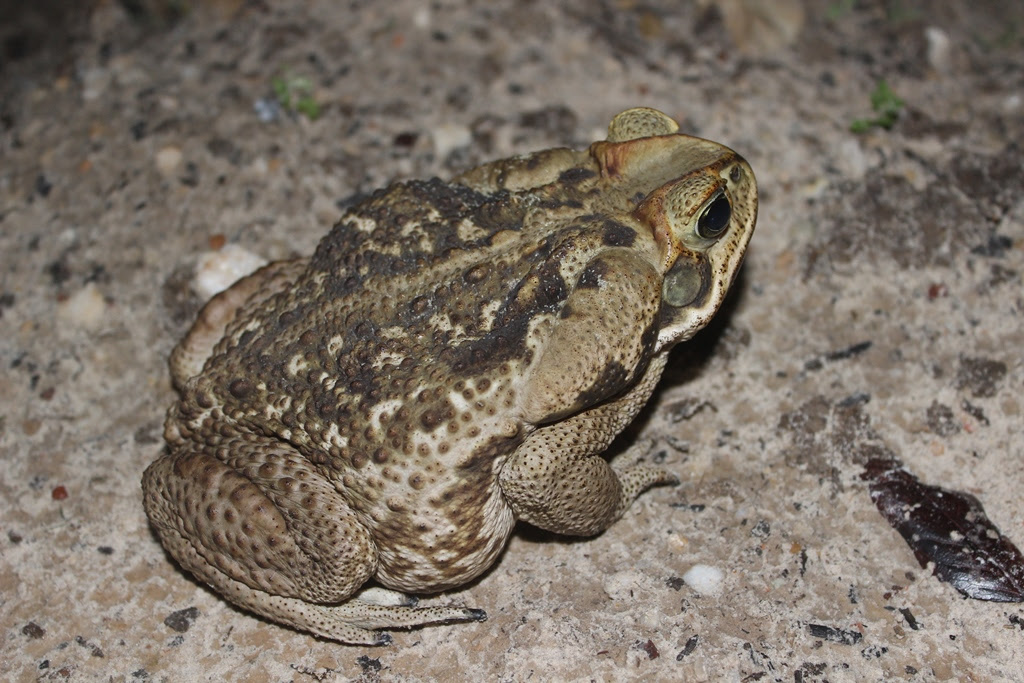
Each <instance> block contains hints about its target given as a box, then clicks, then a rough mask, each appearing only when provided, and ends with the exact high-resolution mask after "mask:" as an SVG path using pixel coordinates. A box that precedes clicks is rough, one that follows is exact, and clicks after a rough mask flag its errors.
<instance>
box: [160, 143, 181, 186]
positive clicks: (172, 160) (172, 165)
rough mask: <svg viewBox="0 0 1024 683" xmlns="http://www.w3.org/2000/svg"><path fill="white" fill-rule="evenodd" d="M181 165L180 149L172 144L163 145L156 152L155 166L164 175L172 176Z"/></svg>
mask: <svg viewBox="0 0 1024 683" xmlns="http://www.w3.org/2000/svg"><path fill="white" fill-rule="evenodd" d="M179 166H181V150H180V149H178V148H177V147H174V146H173V145H169V146H167V147H164V148H163V149H161V150H160V151H159V152H157V153H156V168H157V170H158V171H160V174H161V175H163V176H164V177H167V178H169V177H172V176H174V174H175V173H177V171H178V167H179Z"/></svg>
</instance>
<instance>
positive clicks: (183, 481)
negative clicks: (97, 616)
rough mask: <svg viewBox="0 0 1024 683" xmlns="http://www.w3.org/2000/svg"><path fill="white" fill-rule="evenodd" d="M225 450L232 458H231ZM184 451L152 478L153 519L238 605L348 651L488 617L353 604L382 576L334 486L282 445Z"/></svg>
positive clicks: (173, 547) (187, 560)
mask: <svg viewBox="0 0 1024 683" xmlns="http://www.w3.org/2000/svg"><path fill="white" fill-rule="evenodd" d="M226 452H229V453H230V454H228V455H225V453H226ZM218 455H220V456H221V457H224V458H225V460H226V462H223V461H221V460H220V459H218V457H216V456H215V455H213V454H211V453H207V452H203V451H201V450H200V451H196V450H189V448H188V446H187V445H186V446H185V447H184V448H180V449H178V450H172V452H170V453H169V454H167V455H165V456H164V457H162V458H160V459H159V460H157V461H156V462H154V463H153V464H152V465H150V467H149V468H148V469H147V470H146V473H145V475H144V477H143V491H144V497H145V505H146V512H147V514H148V515H149V518H150V520H151V521H152V523H153V525H154V527H155V528H156V530H157V533H158V534H159V536H160V540H161V541H162V542H163V545H164V547H165V548H166V549H167V550H168V552H170V554H171V555H172V556H174V558H175V559H176V560H177V561H178V562H179V563H180V564H181V565H182V567H184V568H185V569H187V570H189V571H190V572H192V573H193V574H194V575H195V576H196V577H197V578H199V579H201V580H203V581H204V582H206V583H207V584H209V585H210V586H211V587H212V588H213V589H214V590H216V591H217V592H219V593H221V594H222V595H223V596H224V597H226V598H227V599H228V600H230V601H231V602H233V603H235V604H236V605H238V606H240V607H243V608H245V609H248V610H251V611H253V612H255V613H257V614H259V615H261V616H263V617H266V618H268V619H270V620H273V621H277V622H281V623H284V624H287V625H289V626H292V627H294V628H297V629H300V630H303V631H309V632H312V633H315V634H316V635H319V636H322V637H324V638H329V639H332V640H338V641H341V642H345V643H352V644H365V645H381V644H385V643H387V642H390V638H389V637H388V636H387V635H386V634H380V633H376V632H374V631H372V630H369V629H375V628H396V627H404V626H417V625H423V624H430V623H437V622H444V621H469V620H477V621H479V620H481V619H482V618H484V615H483V613H482V612H481V611H480V610H472V609H463V608H445V607H426V608H417V607H414V606H411V605H408V604H406V605H402V604H387V605H381V604H372V603H370V602H367V601H363V600H360V599H358V596H357V597H356V599H350V598H352V596H353V595H354V594H355V593H356V591H357V589H358V588H359V587H360V586H362V584H363V583H365V582H366V581H367V580H368V579H369V578H370V577H372V575H373V574H374V572H375V571H376V567H377V563H376V548H375V547H374V544H373V541H372V539H371V538H370V536H369V534H368V532H367V531H366V529H365V528H364V527H363V526H362V525H361V524H360V523H359V521H358V520H357V519H356V517H355V515H354V514H353V513H352V511H351V510H350V509H349V507H348V505H347V504H346V503H345V501H344V500H343V499H342V498H341V496H340V495H339V494H338V492H337V491H336V490H335V488H334V487H333V485H331V483H330V482H328V481H327V480H326V479H324V478H323V477H322V476H321V475H320V474H319V473H318V472H317V471H316V470H315V469H314V468H313V467H312V466H311V465H310V464H309V463H308V461H306V460H304V459H303V458H301V457H300V456H299V455H298V454H296V453H294V452H289V451H287V450H285V449H284V448H282V446H281V445H280V444H269V443H267V444H263V443H259V442H254V440H245V441H244V442H242V443H239V441H234V442H232V444H231V446H230V450H229V451H226V450H225V449H218Z"/></svg>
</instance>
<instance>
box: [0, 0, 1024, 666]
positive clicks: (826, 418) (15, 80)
mask: <svg viewBox="0 0 1024 683" xmlns="http://www.w3.org/2000/svg"><path fill="white" fill-rule="evenodd" d="M4 4H5V5H13V3H4ZM94 4H95V7H87V6H85V5H82V6H81V7H80V8H79V9H75V10H68V9H66V8H65V7H64V6H63V5H62V3H59V2H54V1H53V0H42V1H40V2H36V3H20V5H19V6H18V9H17V11H15V9H13V8H11V7H9V8H7V9H5V10H4V13H5V14H6V16H8V17H10V19H9V20H8V19H5V21H4V22H3V25H2V28H0V38H2V39H3V42H2V46H3V47H2V49H3V55H2V57H3V66H2V69H3V71H2V74H0V135H2V137H0V140H2V143H0V144H2V147H0V150H2V151H0V155H2V156H0V278H2V279H0V367H2V372H0V531H2V535H0V591H2V592H0V637H2V640H0V676H2V677H4V678H5V679H7V680H14V681H32V680H59V681H66V680H70V681H93V680H96V681H100V680H102V681H128V680H133V681H134V680H140V681H144V680H159V681H188V680H197V681H199V680H211V681H216V680H244V681H264V680H265V681H324V680H326V681H333V680H351V679H359V680H367V681H375V680H386V681H392V680H396V681H429V680H500V681H527V680H580V681H583V680H599V681H625V680H641V679H642V680H687V681H705V680H730V681H796V682H801V681H825V680H828V681H854V680H858V681H860V680H911V681H932V680H960V681H1002V680H1022V679H1024V675H1022V674H1021V673H1020V672H1021V671H1024V620H1022V618H1024V609H1022V607H1021V606H1020V605H1019V604H1014V603H995V602H981V601H974V600H966V599H964V598H962V597H961V596H960V595H959V594H958V593H957V592H956V590H954V589H953V588H952V587H950V586H949V585H948V584H945V583H942V582H940V581H938V580H937V579H936V578H935V577H933V576H932V575H931V571H930V569H922V568H921V567H920V566H919V565H918V563H917V561H916V560H915V558H914V555H913V553H912V552H911V551H910V549H909V548H908V547H907V545H906V544H905V543H904V542H903V540H902V539H901V538H900V536H899V535H898V534H897V533H896V532H895V531H894V530H893V529H891V528H890V527H889V526H888V524H887V523H886V521H885V520H884V519H883V518H882V516H881V515H880V514H879V513H878V511H877V510H876V508H875V506H874V505H873V504H872V502H871V499H870V496H869V494H868V491H867V487H866V484H865V483H864V482H863V481H862V480H861V478H860V473H861V471H862V469H863V463H864V462H865V461H866V460H867V459H868V458H870V457H872V456H875V455H879V454H882V455H891V456H895V457H898V458H901V459H902V460H903V461H904V462H905V463H906V464H907V466H908V468H910V469H911V470H913V471H914V472H916V473H917V474H918V475H919V476H921V477H922V478H923V479H924V480H926V481H927V482H929V483H932V484H940V485H943V486H946V487H949V488H954V489H960V490H964V491H969V492H971V493H973V494H974V495H976V496H978V497H979V499H980V500H981V501H982V503H983V504H984V505H985V509H986V511H987V513H988V515H989V517H990V518H991V520H992V521H993V523H995V524H996V525H997V526H998V527H999V528H1000V529H1001V530H1002V531H1003V533H1005V534H1006V535H1007V536H1008V537H1009V538H1010V539H1011V540H1014V541H1015V542H1016V543H1017V544H1018V545H1024V499H1022V496H1021V493H1020V492H1021V489H1022V486H1024V444H1022V441H1021V437H1020V433H1021V421H1022V410H1024V405H1022V402H1021V398H1020V397H1021V395H1022V392H1024V364H1022V354H1021V349H1022V347H1024V332H1022V314H1024V297H1022V275H1021V274H1022V272H1024V199H1022V192H1021V190H1022V188H1024V152H1022V149H1021V147H1020V144H1019V141H1020V140H1021V139H1022V137H1024V100H1022V94H1024V38H1022V35H1024V6H1022V5H1021V3H1019V2H1011V1H1007V2H1004V3H998V2H988V1H984V0H979V1H976V2H970V3H967V2H963V3H942V5H943V6H944V7H945V9H943V10H941V11H938V12H937V11H936V10H935V9H934V8H933V5H935V4H936V3H927V2H899V3H896V2H893V3H881V2H859V3H852V2H850V3H848V2H834V3H807V6H806V7H804V8H802V9H801V7H800V6H799V5H798V4H797V5H795V7H792V8H790V10H789V11H788V12H783V11H782V10H781V9H780V8H781V5H779V4H778V3H775V4H772V6H773V7H775V9H776V11H775V12H774V13H773V14H772V17H771V19H770V20H769V21H762V20H760V19H758V14H757V11H758V10H757V7H758V5H759V3H758V2H739V1H734V2H722V3H718V4H719V5H720V7H718V8H713V9H697V8H694V7H690V6H689V5H688V4H687V3H677V2H669V1H667V0H664V1H662V0H652V1H651V2H645V3H641V2H633V1H631V0H618V1H612V0H607V1H603V2H584V1H583V0H578V1H575V2H566V3H542V2H525V3H524V2H500V3H459V2H437V3H432V4H430V5H429V9H427V8H422V7H420V3H415V2H411V1H406V0H401V1H398V2H391V3H363V2H347V3H333V2H327V1H323V2H295V3H287V4H285V3H281V4H280V5H277V4H275V3H272V2H231V1H226V0H222V1H220V2H214V3H210V4H203V3H192V4H193V5H195V6H193V7H192V8H191V9H190V10H188V11H185V12H183V13H175V12H174V11H171V10H165V9H164V8H163V6H162V5H160V4H159V3H146V2H132V3H129V2H121V3H118V2H111V1H107V2H99V3H94ZM166 4H167V5H169V6H175V5H176V6H179V7H180V5H181V4H180V3H166ZM680 5H685V8H683V9H680V8H679V6H680ZM275 78H282V79H284V80H286V81H288V82H290V83H291V84H292V86H293V89H294V90H296V91H299V92H298V94H299V95H300V96H301V95H302V92H301V90H302V85H303V83H304V81H305V83H308V85H309V92H308V98H309V100H310V101H312V102H315V103H316V105H317V107H318V109H319V111H318V112H309V113H310V114H315V116H313V117H312V118H311V116H310V115H308V114H303V113H288V112H285V111H282V110H281V109H280V108H279V107H277V108H275V101H276V100H275V97H274V88H273V83H274V80H275ZM303 79H304V81H303ZM881 80H884V81H885V82H886V83H887V84H888V85H889V86H890V87H891V89H892V91H893V92H894V93H895V94H896V95H897V96H898V97H899V98H901V99H902V100H903V102H904V105H903V106H902V107H901V108H899V111H898V115H897V117H896V120H895V125H894V126H893V127H892V128H891V129H886V128H883V127H879V126H874V127H869V129H868V130H867V131H866V132H861V133H854V132H851V130H850V126H851V123H852V122H853V121H854V120H856V119H869V118H872V117H873V116H875V114H874V113H873V112H872V109H871V101H870V96H871V94H872V92H873V91H875V90H876V88H877V86H878V83H879V81H881ZM295 99H296V101H297V100H298V99H300V97H296V98H295ZM634 105H648V106H653V107H657V108H659V109H662V110H664V111H665V112H667V113H669V114H671V115H672V116H674V117H675V118H677V119H678V120H679V121H681V122H682V123H683V127H684V129H685V130H686V131H687V132H690V133H694V134H697V135H701V136H703V137H708V138H711V139H714V140H718V141H721V142H724V143H727V144H729V145H730V146H732V147H734V148H735V149H737V150H738V151H740V152H741V153H742V154H743V155H744V156H746V157H747V159H749V160H750V162H751V164H752V165H753V167H754V169H755V171H756V173H757V175H758V179H759V182H760V188H761V216H760V220H759V227H758V229H757V233H756V234H755V236H754V240H753V243H752V246H751V251H750V252H749V255H748V259H747V263H746V266H745V271H744V273H743V277H742V278H741V280H740V281H739V282H738V284H737V287H736V289H737V291H736V292H735V295H734V296H733V297H732V299H731V301H730V303H729V305H728V306H727V310H724V311H723V312H722V313H721V314H720V316H719V317H718V318H717V319H716V321H715V324H714V325H713V327H712V329H709V330H708V331H706V332H705V333H703V334H701V335H700V336H699V337H698V338H697V339H695V340H694V341H693V342H692V343H690V344H688V345H687V346H686V347H685V348H680V349H678V350H677V351H676V352H675V353H674V354H673V356H672V360H671V361H670V363H671V366H670V370H669V372H668V373H667V376H666V378H665V380H664V381H663V383H662V388H661V390H660V391H659V393H658V394H657V395H656V397H655V400H654V401H653V403H652V405H651V406H650V409H649V410H648V411H647V412H645V413H644V415H643V416H642V418H641V420H640V423H639V424H638V425H637V432H638V433H639V434H641V435H642V436H651V437H655V438H658V439H660V443H661V444H662V445H663V446H664V451H665V464H666V466H667V467H669V468H670V469H672V471H674V472H676V473H677V474H678V475H679V477H680V479H681V480H682V484H681V485H680V486H678V487H674V488H672V487H667V488H659V489H656V490H653V491H651V492H649V493H647V494H645V495H644V496H643V497H642V498H641V499H640V500H639V501H638V503H637V504H636V505H635V506H634V507H633V508H632V509H631V510H630V511H629V512H628V513H627V514H626V516H625V517H624V518H623V519H622V520H621V521H620V522H619V523H617V524H616V525H615V526H614V527H613V528H611V529H610V530H609V531H608V532H607V533H605V534H603V535H602V536H600V537H598V538H594V539H589V540H584V541H578V540H577V541H567V540H565V539H560V538H556V537H553V536H550V535H547V534H541V533H539V532H537V531H535V530H532V529H527V528H523V529H521V530H520V531H519V532H518V533H517V534H516V536H515V537H514V538H513V539H512V541H511V543H510V544H509V547H508V550H507V552H506V553H505V554H504V555H503V556H502V558H501V560H500V561H499V562H498V563H497V564H496V565H495V566H494V567H493V569H492V570H491V571H490V572H488V573H487V574H486V575H484V576H483V577H482V578H481V579H479V580H478V581H477V582H475V583H474V584H472V585H470V586H467V587H466V588H465V589H464V590H460V591H456V592H453V593H450V594H446V595H442V596H437V597H434V598H429V599H430V600H436V601H439V602H452V603H459V604H466V605H470V606H473V607H479V608H483V609H486V610H487V612H488V614H489V620H488V621H486V622H484V623H479V624H476V623H474V624H461V625H450V626H436V627H428V628H423V629H419V630H413V631H405V632H403V631H398V632H395V633H394V637H395V642H394V644H393V645H392V646H389V647H384V648H376V649H374V648H361V647H348V646H342V645H338V644H336V643H331V642H326V641H321V640H317V639H314V638H312V637H310V636H307V635H304V634H301V633H297V632H294V631H291V630H289V629H286V628H283V627H279V626H276V625H274V624H270V623H267V622H264V621H262V620H260V619H257V618H255V617H253V616H251V615H249V614H247V613H244V612H241V611H239V610H236V609H234V608H233V607H231V606H229V605H228V604H227V603H225V602H224V601H222V600H221V599H219V598H218V597H217V596H216V595H215V594H213V593H212V592H210V591H209V590H207V589H205V588H204V587H203V586H201V585H199V584H197V583H196V582H194V581H193V580H192V579H191V578H190V577H189V576H188V575H186V574H185V573H183V572H182V571H181V570H180V569H179V568H177V567H176V565H174V564H173V562H172V561H170V559H169V558H168V557H167V555H165V554H164V552H163V551H162V549H161V547H160V545H159V544H158V542H157V541H156V539H155V537H154V536H153V534H152V533H151V531H150V529H149V527H148V524H147V521H146V518H145V515H144V513H143V511H142V505H141V491H140V488H139V479H140V476H141V473H142V471H143V469H144V468H145V467H146V465H147V464H148V463H149V462H151V461H152V460H153V459H154V458H155V457H156V456H157V454H158V453H159V452H160V450H161V448H162V438H161V430H162V420H163V414H164V411H165V410H166V408H167V406H168V405H169V404H170V403H171V402H172V400H173V392H172V390H171V387H170V384H169V380H168V374H167V370H166V357H167V354H168V352H169V350H170V349H171V347H172V345H173V344H174V343H175V341H176V340H177V339H178V338H180V336H181V335H182V334H183V333H184V331H185V330H186V328H187V326H188V325H189V324H190V322H191V320H192V318H193V317H194V315H195V312H196V310H197V309H198V306H199V305H200V304H201V296H200V295H198V294H196V293H195V292H194V291H193V289H192V286H193V283H194V279H193V272H194V268H195V264H196V262H197V260H198V259H199V258H200V257H202V256H204V255H209V254H210V253H212V252H216V251H218V250H219V249H220V250H222V249H223V248H224V246H225V245H230V246H233V247H240V248H243V249H244V250H246V251H247V252H249V253H251V254H253V255H256V256H258V257H261V258H265V259H275V258H281V257H285V256H289V255H292V254H294V253H308V252H310V251H311V250H312V249H313V247H314V246H315V244H316V242H317V241H318V239H319V238H320V236H321V235H323V234H324V233H325V232H326V231H327V229H328V228H329V227H330V225H331V224H332V222H333V221H334V220H336V219H337V217H338V215H339V213H340V208H339V207H340V206H343V205H345V204H346V202H349V201H351V199H352V198H354V197H357V196H359V195H361V194H364V193H368V192H370V191H372V190H373V189H375V188H377V187H380V186H382V185H384V184H387V183H388V182H390V181H392V180H395V179H400V178H409V177H429V176H431V175H440V176H442V177H443V176H448V175H451V174H452V173H454V172H455V171H457V170H459V169H462V168H465V167H467V166H470V165H472V164H474V163H477V162H480V161H486V160H490V159H495V158H501V157H504V156H508V155H511V154H514V153H519V152H526V151H532V150H536V149H543V148H546V147H551V146H557V145H564V144H571V145H574V146H585V145H586V144H588V143H589V142H590V141H591V140H593V139H599V138H602V137H603V135H604V127H605V126H606V125H607V121H608V119H609V118H610V117H611V116H612V115H613V114H614V113H616V112H618V111H620V110H622V109H624V108H627V107H630V106H634ZM307 111H308V110H307ZM313 119H315V120H313ZM695 565H707V566H708V567H711V568H714V569H717V570H719V571H720V572H721V573H722V580H721V582H720V583H718V584H715V583H713V582H712V583H711V584H709V585H703V584H700V583H699V582H697V581H695V580H694V579H693V578H692V577H693V575H692V574H690V575H687V572H688V571H689V570H691V569H692V568H693V567H694V566H695ZM684 576H689V579H688V580H685V579H684V578H683V577H684Z"/></svg>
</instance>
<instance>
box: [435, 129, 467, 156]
mask: <svg viewBox="0 0 1024 683" xmlns="http://www.w3.org/2000/svg"><path fill="white" fill-rule="evenodd" d="M431 136H432V137H433V138H434V152H436V153H437V158H438V159H447V158H448V155H449V154H451V153H452V150H455V149H458V148H460V147H468V146H469V144H470V143H471V142H473V133H472V132H471V131H470V130H469V128H467V127H466V126H460V125H458V124H454V123H442V124H441V125H440V126H438V127H437V128H435V129H434V130H433V131H432V132H431Z"/></svg>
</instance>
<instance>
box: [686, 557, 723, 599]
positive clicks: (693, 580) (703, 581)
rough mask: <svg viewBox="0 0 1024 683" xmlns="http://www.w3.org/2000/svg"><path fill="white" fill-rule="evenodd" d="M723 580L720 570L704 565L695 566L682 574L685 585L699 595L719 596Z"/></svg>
mask: <svg viewBox="0 0 1024 683" xmlns="http://www.w3.org/2000/svg"><path fill="white" fill-rule="evenodd" d="M724 578H725V573H724V572H723V571H722V570H721V569H719V568H718V567H712V566H710V565H706V564H695V565H693V566H692V567H690V569H689V571H687V572H686V573H685V574H683V581H685V582H686V585H687V586H689V587H690V588H692V589H693V590H695V591H697V592H698V593H700V594H701V595H712V596H716V595H719V594H721V592H722V580H723V579H724Z"/></svg>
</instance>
